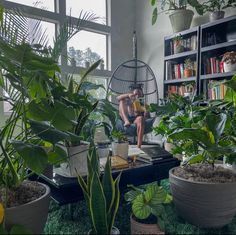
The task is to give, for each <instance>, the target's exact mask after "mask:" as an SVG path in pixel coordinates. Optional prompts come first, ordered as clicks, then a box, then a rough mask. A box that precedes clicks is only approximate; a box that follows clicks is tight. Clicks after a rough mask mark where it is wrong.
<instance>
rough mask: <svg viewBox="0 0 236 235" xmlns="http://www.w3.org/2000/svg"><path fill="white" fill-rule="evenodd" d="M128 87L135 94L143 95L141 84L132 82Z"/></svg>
mask: <svg viewBox="0 0 236 235" xmlns="http://www.w3.org/2000/svg"><path fill="white" fill-rule="evenodd" d="M130 89H131V90H132V91H133V94H134V95H137V96H138V97H143V96H144V95H143V89H142V84H133V85H131V86H130Z"/></svg>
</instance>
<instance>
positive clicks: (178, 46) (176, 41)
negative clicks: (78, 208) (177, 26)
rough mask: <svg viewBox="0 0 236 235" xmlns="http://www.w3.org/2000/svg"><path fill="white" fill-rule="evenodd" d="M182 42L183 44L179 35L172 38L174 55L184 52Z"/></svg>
mask: <svg viewBox="0 0 236 235" xmlns="http://www.w3.org/2000/svg"><path fill="white" fill-rule="evenodd" d="M182 42H183V37H182V35H181V34H179V35H176V36H175V37H174V38H173V45H174V54H177V53H181V52H184V50H185V48H184V46H183V43H182Z"/></svg>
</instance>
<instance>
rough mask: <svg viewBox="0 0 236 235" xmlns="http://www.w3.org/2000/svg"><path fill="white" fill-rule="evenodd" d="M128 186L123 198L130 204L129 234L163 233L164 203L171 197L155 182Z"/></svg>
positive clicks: (168, 201) (169, 200)
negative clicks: (128, 188) (141, 185)
mask: <svg viewBox="0 0 236 235" xmlns="http://www.w3.org/2000/svg"><path fill="white" fill-rule="evenodd" d="M130 188H131V190H130V191H129V192H127V193H126V194H125V200H126V201H127V202H128V203H131V204H132V214H131V216H130V225H131V234H165V233H164V231H165V224H164V221H165V220H166V219H167V217H166V216H167V215H166V213H165V208H164V204H168V203H170V202H171V201H172V197H171V196H170V195H169V194H168V193H167V192H166V191H165V190H164V189H163V188H162V187H159V186H158V185H157V183H152V184H148V185H145V186H143V187H135V186H133V185H130Z"/></svg>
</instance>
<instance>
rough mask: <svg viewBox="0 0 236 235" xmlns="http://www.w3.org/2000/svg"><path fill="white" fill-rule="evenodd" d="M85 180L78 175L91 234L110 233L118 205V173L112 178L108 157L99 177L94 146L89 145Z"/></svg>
mask: <svg viewBox="0 0 236 235" xmlns="http://www.w3.org/2000/svg"><path fill="white" fill-rule="evenodd" d="M87 159H88V176H87V182H86V183H85V181H84V179H83V178H82V177H81V176H80V175H79V176H78V181H79V184H80V187H81V188H82V190H83V194H84V198H85V200H86V203H87V205H88V208H89V213H90V217H91V220H92V234H111V230H112V227H113V224H114V220H115V216H116V213H117V210H118V206H119V200H120V191H119V181H120V175H119V176H118V177H117V178H116V179H115V180H114V179H113V178H112V174H111V163H110V159H109V157H108V158H107V162H106V165H105V169H104V174H103V177H102V179H101V177H100V174H99V167H98V166H99V164H98V163H99V162H98V156H97V153H96V149H95V147H93V146H91V147H90V151H89V154H88V158H87Z"/></svg>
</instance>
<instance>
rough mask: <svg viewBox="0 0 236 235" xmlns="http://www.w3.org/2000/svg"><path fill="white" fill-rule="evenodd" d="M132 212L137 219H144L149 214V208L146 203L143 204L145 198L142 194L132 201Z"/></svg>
mask: <svg viewBox="0 0 236 235" xmlns="http://www.w3.org/2000/svg"><path fill="white" fill-rule="evenodd" d="M132 211H133V213H134V215H135V217H137V218H138V219H146V218H147V217H148V216H149V215H150V214H151V208H150V206H149V205H148V204H147V203H145V197H144V195H143V194H140V195H138V196H137V198H136V199H135V200H134V201H133V205H132Z"/></svg>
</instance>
